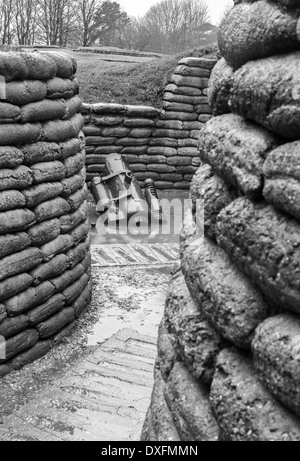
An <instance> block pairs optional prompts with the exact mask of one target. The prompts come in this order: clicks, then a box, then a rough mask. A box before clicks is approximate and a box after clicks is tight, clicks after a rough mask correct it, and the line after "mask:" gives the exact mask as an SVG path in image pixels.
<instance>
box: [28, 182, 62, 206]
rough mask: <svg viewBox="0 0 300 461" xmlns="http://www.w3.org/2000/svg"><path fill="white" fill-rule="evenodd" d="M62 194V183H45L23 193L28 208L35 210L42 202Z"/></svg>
mask: <svg viewBox="0 0 300 461" xmlns="http://www.w3.org/2000/svg"><path fill="white" fill-rule="evenodd" d="M61 192H62V184H61V183H60V182H43V183H41V184H38V185H36V186H32V187H30V188H29V189H27V190H26V189H24V190H23V191H22V194H23V196H24V197H25V199H26V206H27V207H28V208H34V207H36V206H38V205H39V204H40V203H42V202H46V201H48V200H51V199H53V198H55V197H57V196H58V195H60V193H61Z"/></svg>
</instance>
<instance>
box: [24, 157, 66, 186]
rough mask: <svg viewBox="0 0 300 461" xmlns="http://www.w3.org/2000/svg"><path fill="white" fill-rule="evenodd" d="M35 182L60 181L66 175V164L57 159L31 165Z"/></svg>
mask: <svg viewBox="0 0 300 461" xmlns="http://www.w3.org/2000/svg"><path fill="white" fill-rule="evenodd" d="M31 171H32V173H33V182H34V184H39V183H44V182H47V181H51V182H52V181H60V180H61V179H64V177H65V168H64V165H63V164H62V163H61V162H59V161H58V160H56V161H55V162H54V161H53V162H42V163H36V164H34V165H32V166H31Z"/></svg>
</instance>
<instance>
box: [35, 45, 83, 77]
mask: <svg viewBox="0 0 300 461" xmlns="http://www.w3.org/2000/svg"><path fill="white" fill-rule="evenodd" d="M41 54H42V55H46V56H48V57H49V58H51V59H52V61H54V62H55V64H56V76H57V77H60V78H70V77H72V76H73V74H75V72H76V67H75V68H74V62H76V61H75V59H73V58H72V57H71V56H70V55H68V54H65V53H62V52H59V53H56V52H55V51H43V52H42V53H41Z"/></svg>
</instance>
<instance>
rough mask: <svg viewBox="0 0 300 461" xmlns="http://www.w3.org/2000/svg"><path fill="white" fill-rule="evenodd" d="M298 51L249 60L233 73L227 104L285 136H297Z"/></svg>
mask: <svg viewBox="0 0 300 461" xmlns="http://www.w3.org/2000/svg"><path fill="white" fill-rule="evenodd" d="M299 81H300V52H295V53H289V54H284V55H278V56H273V57H270V58H265V59H259V60H257V61H250V62H248V63H247V64H245V65H244V66H242V67H241V68H240V69H239V70H237V71H236V72H235V73H234V76H233V85H232V89H231V92H230V99H229V107H230V109H231V110H232V111H233V112H236V113H238V114H240V115H242V116H243V117H245V118H248V119H251V120H254V121H255V122H257V123H259V124H260V125H263V126H264V127H266V128H267V129H269V130H270V131H273V132H274V133H276V134H279V135H281V136H284V137H286V138H288V139H297V138H299V129H300V99H299V96H298V93H299V91H298V89H299Z"/></svg>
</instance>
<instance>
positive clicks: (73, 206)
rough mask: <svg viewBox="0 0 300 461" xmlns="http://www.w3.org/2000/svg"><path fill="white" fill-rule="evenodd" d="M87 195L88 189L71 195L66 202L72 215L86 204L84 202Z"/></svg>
mask: <svg viewBox="0 0 300 461" xmlns="http://www.w3.org/2000/svg"><path fill="white" fill-rule="evenodd" d="M86 194H87V192H86V189H85V188H83V189H79V190H78V191H77V192H75V193H74V194H72V195H70V196H69V197H68V198H67V199H66V201H67V202H68V204H69V207H70V212H71V213H73V212H74V211H76V210H77V209H78V208H79V207H80V205H81V204H82V203H83V202H84V200H85V199H86Z"/></svg>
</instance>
